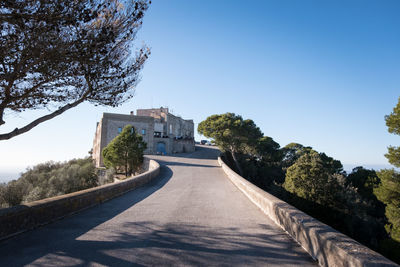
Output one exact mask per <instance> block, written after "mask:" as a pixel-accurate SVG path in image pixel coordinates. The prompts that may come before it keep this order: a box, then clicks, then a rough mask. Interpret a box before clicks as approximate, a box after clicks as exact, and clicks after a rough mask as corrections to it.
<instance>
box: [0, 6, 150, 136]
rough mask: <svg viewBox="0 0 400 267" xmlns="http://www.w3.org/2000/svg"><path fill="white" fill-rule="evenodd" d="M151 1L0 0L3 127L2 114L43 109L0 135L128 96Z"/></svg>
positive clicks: (141, 57) (142, 55) (142, 52)
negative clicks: (82, 105) (136, 43)
mask: <svg viewBox="0 0 400 267" xmlns="http://www.w3.org/2000/svg"><path fill="white" fill-rule="evenodd" d="M149 2H150V1H148V0H96V1H95V0H79V1H71V0H46V1H43V0H13V1H0V32H1V34H0V44H1V49H0V126H4V125H5V124H6V121H7V118H6V114H7V113H15V112H24V111H29V110H36V109H47V110H49V112H48V114H46V115H43V116H41V117H39V118H37V119H35V120H33V121H31V122H29V123H27V124H26V125H22V126H21V127H20V128H15V129H13V130H11V131H9V132H5V133H2V134H0V140H6V139H10V138H13V137H15V136H17V135H20V134H23V133H25V132H27V131H29V130H31V129H32V128H34V127H36V126H37V125H39V124H40V123H43V122H45V121H47V120H50V119H52V118H54V117H56V116H58V115H60V114H62V113H63V112H65V111H67V110H69V109H71V108H74V107H76V106H77V105H79V104H80V103H82V102H85V101H86V102H89V103H92V104H94V105H105V106H112V107H115V106H117V105H119V104H121V103H123V102H124V101H126V100H128V99H130V98H131V97H133V94H134V86H135V85H136V83H137V81H138V73H139V71H140V70H141V69H142V67H143V64H144V63H145V61H146V59H147V57H148V55H149V53H150V52H149V49H148V48H146V47H142V48H140V49H137V52H136V55H132V51H134V50H136V49H133V42H132V41H133V39H134V38H135V35H136V33H137V31H138V29H139V28H140V26H141V24H142V18H143V15H144V12H145V11H146V10H147V8H148V5H149Z"/></svg>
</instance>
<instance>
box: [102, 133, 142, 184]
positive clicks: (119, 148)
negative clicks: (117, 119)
mask: <svg viewBox="0 0 400 267" xmlns="http://www.w3.org/2000/svg"><path fill="white" fill-rule="evenodd" d="M146 147H147V145H146V143H145V142H144V141H143V138H142V136H141V135H140V134H138V133H136V131H135V128H134V127H133V126H132V125H126V126H125V127H124V129H122V132H121V133H120V134H119V135H117V136H116V137H115V138H114V139H113V140H112V141H111V142H110V143H109V144H108V145H107V146H106V147H105V148H104V149H103V151H102V154H103V159H104V165H105V166H106V167H107V168H115V169H123V171H124V173H125V176H126V177H128V175H130V174H134V173H135V172H138V171H139V169H140V167H141V166H142V163H143V159H144V158H143V152H144V150H146Z"/></svg>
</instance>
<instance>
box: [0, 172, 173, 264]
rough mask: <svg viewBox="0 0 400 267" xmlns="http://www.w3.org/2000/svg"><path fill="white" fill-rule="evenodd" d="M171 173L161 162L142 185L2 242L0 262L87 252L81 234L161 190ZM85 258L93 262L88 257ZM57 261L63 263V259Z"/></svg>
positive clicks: (8, 262) (27, 262)
mask: <svg viewBox="0 0 400 267" xmlns="http://www.w3.org/2000/svg"><path fill="white" fill-rule="evenodd" d="M172 174H173V172H172V170H171V169H170V168H168V167H167V166H162V167H161V171H160V175H159V177H157V178H156V179H155V180H153V181H152V182H150V183H148V184H146V185H144V186H142V187H140V188H137V189H135V190H133V191H130V192H128V193H126V194H124V195H122V196H120V197H117V198H114V199H112V200H109V201H107V202H105V203H102V204H101V205H98V206H96V207H93V208H90V209H87V210H85V211H82V212H79V213H78V214H76V215H72V216H70V217H67V218H64V219H63V220H60V221H56V222H54V223H51V224H49V225H46V226H44V227H41V228H38V229H35V230H33V231H30V232H27V233H23V234H20V235H18V236H15V237H14V238H11V239H8V240H5V241H3V242H0V251H1V253H0V266H22V265H27V264H30V263H32V262H33V261H35V260H36V259H38V258H41V257H43V256H44V255H46V254H51V253H54V254H57V255H58V254H63V255H70V254H71V253H72V254H71V255H70V257H76V256H78V255H73V254H74V253H78V254H79V256H78V258H80V257H82V255H80V254H82V253H85V252H84V251H78V250H76V248H80V249H83V248H82V246H80V245H79V244H80V243H82V242H81V241H78V240H77V238H78V237H79V236H81V235H83V234H85V233H87V232H88V231H90V230H92V229H93V228H95V227H96V226H98V225H100V224H102V223H105V222H107V221H108V220H110V219H111V218H113V217H116V216H117V215H118V214H120V213H122V212H124V211H125V210H127V209H129V208H130V207H132V206H133V205H135V204H136V203H139V202H140V201H142V200H144V199H145V198H147V197H148V196H150V195H151V194H153V193H154V192H156V191H158V190H159V189H161V188H162V187H163V186H164V185H165V184H166V183H167V182H168V181H169V180H170V179H171V177H172ZM86 249H87V250H91V248H86ZM87 250H86V253H87ZM84 258H85V257H84ZM57 260H58V259H57ZM86 260H88V262H90V260H89V259H86ZM114 261H115V262H114V264H112V265H114V266H115V265H118V262H119V260H118V259H114ZM54 264H55V265H64V264H63V263H54ZM39 265H40V264H39ZM68 265H71V264H68ZM72 265H74V264H72Z"/></svg>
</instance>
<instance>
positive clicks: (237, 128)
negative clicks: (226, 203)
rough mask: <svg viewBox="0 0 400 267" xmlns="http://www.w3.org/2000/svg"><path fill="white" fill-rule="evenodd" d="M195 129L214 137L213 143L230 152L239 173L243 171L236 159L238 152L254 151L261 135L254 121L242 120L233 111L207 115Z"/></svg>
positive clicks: (249, 152)
mask: <svg viewBox="0 0 400 267" xmlns="http://www.w3.org/2000/svg"><path fill="white" fill-rule="evenodd" d="M197 131H198V132H199V133H200V134H202V135H204V136H206V137H208V138H212V139H214V142H215V144H216V145H217V146H218V147H219V148H220V149H221V150H222V151H223V152H228V153H230V154H231V156H232V159H233V161H234V163H235V166H236V168H237V170H238V171H239V174H240V175H242V174H243V171H242V168H241V166H240V164H239V161H238V159H237V154H238V153H248V154H254V153H256V146H257V144H258V140H259V139H260V138H261V137H263V133H262V132H261V130H260V128H258V127H257V126H256V124H255V123H254V121H252V120H250V119H247V120H244V119H243V118H242V116H240V115H236V114H235V113H225V114H219V115H212V116H209V117H208V118H207V119H206V120H204V121H202V122H200V123H199V126H198V128H197Z"/></svg>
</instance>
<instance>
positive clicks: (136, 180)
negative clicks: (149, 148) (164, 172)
mask: <svg viewBox="0 0 400 267" xmlns="http://www.w3.org/2000/svg"><path fill="white" fill-rule="evenodd" d="M148 164H149V168H148V171H146V172H144V173H142V174H139V175H137V176H135V177H132V178H128V179H126V180H123V181H121V182H117V183H112V184H106V185H102V186H98V187H94V188H90V189H86V190H82V191H78V192H74V193H70V194H66V195H62V196H57V197H51V198H46V199H42V200H38V201H34V202H31V203H27V204H24V205H18V206H15V207H11V208H6V209H2V210H0V240H1V239H5V238H8V237H10V236H13V235H15V234H18V233H21V232H24V231H27V230H30V229H33V228H35V227H38V226H40V225H43V224H47V223H49V222H52V221H54V220H57V219H60V218H62V217H65V216H66V215H70V214H73V213H76V212H78V211H81V210H83V209H86V208H89V207H92V206H95V205H97V204H99V203H102V202H104V201H107V200H109V199H112V198H114V197H117V196H119V195H122V194H124V193H126V192H128V191H130V190H133V189H136V188H138V187H140V186H142V185H144V184H146V183H148V182H149V181H151V180H152V179H153V178H155V177H157V176H158V175H159V173H160V165H159V164H158V163H157V162H156V161H154V160H150V161H149V163H148Z"/></svg>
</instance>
